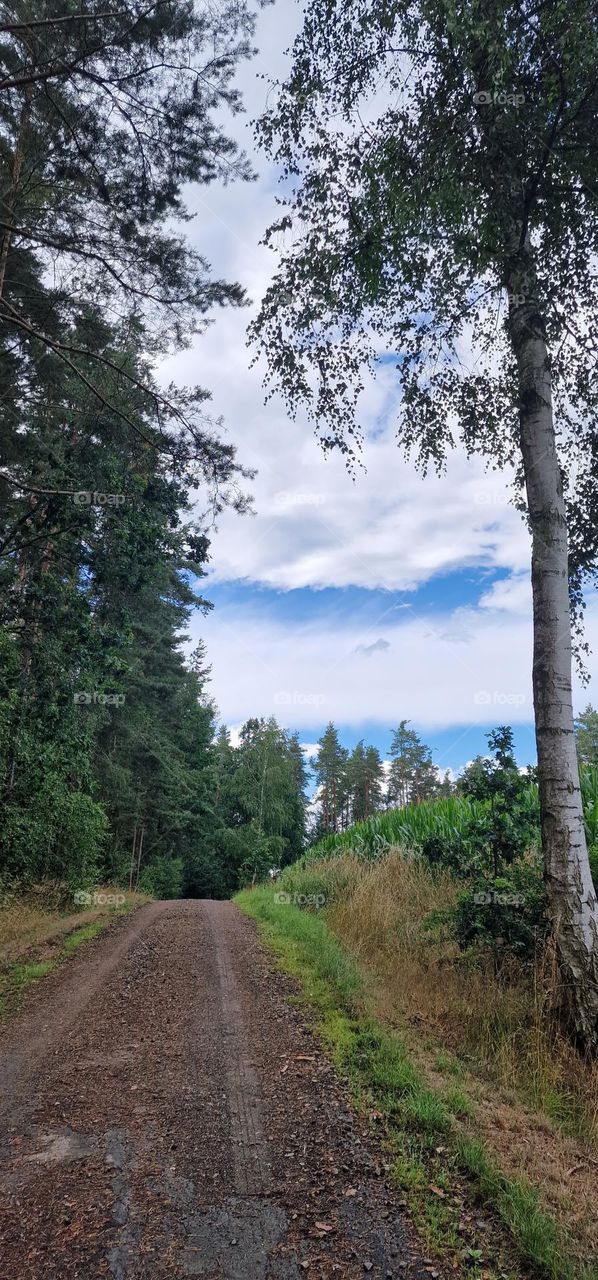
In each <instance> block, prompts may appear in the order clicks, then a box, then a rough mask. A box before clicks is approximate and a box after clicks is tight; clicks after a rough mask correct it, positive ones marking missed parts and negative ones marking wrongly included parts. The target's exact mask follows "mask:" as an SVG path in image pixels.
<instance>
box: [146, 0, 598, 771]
mask: <svg viewBox="0 0 598 1280" xmlns="http://www.w3.org/2000/svg"><path fill="white" fill-rule="evenodd" d="M299 20H300V9H299V8H298V7H297V6H296V5H295V4H294V3H291V2H290V0H278V3H276V4H275V5H273V6H267V7H266V8H264V9H262V11H261V13H260V16H259V18H258V27H257V33H256V44H257V46H258V48H259V53H258V56H257V57H256V58H255V59H253V61H252V62H251V63H248V64H246V65H245V66H244V67H243V68H241V69H240V72H239V76H238V84H239V87H240V88H241V90H242V92H243V95H244V100H245V105H246V114H245V115H244V116H242V117H237V118H236V119H235V120H233V121H232V122H229V124H231V125H232V127H231V129H230V131H231V132H232V133H233V134H234V135H235V136H236V137H237V138H238V140H239V141H240V143H241V145H242V146H244V147H245V149H246V150H247V151H248V152H249V153H250V154H251V157H252V161H253V165H254V168H255V170H256V173H257V179H256V181H255V182H254V183H252V184H249V185H247V184H239V183H235V184H231V185H229V186H214V187H211V188H208V189H204V188H202V189H198V188H193V189H191V190H189V191H188V192H187V201H188V205H189V208H190V210H191V211H192V212H193V214H194V215H195V216H194V219H193V221H192V222H191V223H190V224H189V225H188V227H187V235H188V236H189V239H190V240H191V241H192V243H193V244H194V245H195V246H196V247H197V248H198V249H199V250H200V251H201V253H202V254H203V255H204V256H205V257H206V258H208V260H209V261H210V262H211V264H212V267H213V270H214V273H215V274H217V275H223V276H225V277H226V278H227V279H229V280H238V281H239V282H240V283H242V284H243V286H244V287H245V289H246V290H247V293H248V296H249V298H250V299H251V301H252V305H251V306H250V307H249V308H247V309H244V310H237V311H233V310H228V311H222V312H220V313H219V314H218V315H217V316H216V317H215V319H214V323H213V324H212V325H211V327H210V328H209V329H208V330H207V332H206V333H204V334H203V335H202V336H200V337H198V338H197V339H196V340H194V342H193V344H192V346H191V347H190V348H189V349H188V350H185V351H183V352H180V353H178V354H177V355H175V356H173V357H171V358H170V359H169V360H168V361H166V362H165V364H164V366H163V367H162V369H161V376H163V377H164V378H165V379H167V380H170V379H171V378H174V379H175V380H177V381H180V382H183V383H188V384H189V383H199V384H200V385H202V386H205V387H208V388H210V389H211V391H212V405H211V412H212V413H213V415H214V416H219V415H222V417H223V420H224V424H225V436H226V438H227V439H228V440H230V441H232V442H233V443H234V444H235V445H236V447H237V451H238V457H239V460H240V461H241V462H242V463H243V464H244V465H246V466H248V467H251V468H257V472H258V474H257V476H256V478H255V480H253V481H251V482H250V484H249V489H250V491H251V493H252V494H253V498H254V509H255V514H253V515H245V516H238V515H237V514H235V513H234V512H225V513H224V514H223V515H222V516H221V517H220V519H219V523H218V528H217V530H216V531H215V532H214V533H213V535H212V546H211V563H210V569H209V576H208V579H207V580H204V582H202V584H201V588H200V589H201V593H202V594H203V595H206V596H207V597H208V599H210V600H211V601H212V602H213V604H214V609H213V610H212V612H211V613H210V614H209V615H208V616H207V617H204V616H203V615H202V614H201V613H199V611H198V612H197V613H196V614H195V615H194V616H193V618H192V620H191V626H190V633H191V637H192V645H195V643H196V642H197V640H198V639H199V638H200V637H201V638H202V639H203V640H204V641H205V643H206V646H207V652H208V659H209V661H210V663H211V665H212V686H211V691H212V694H213V696H214V698H215V700H216V702H217V705H218V707H219V710H220V716H221V719H222V721H223V722H224V723H226V724H227V725H228V726H229V727H230V728H231V729H232V730H233V731H236V732H238V729H239V728H240V726H241V725H242V723H243V722H244V721H245V720H246V719H247V718H248V717H249V716H270V715H274V716H276V718H277V720H278V721H279V723H280V724H282V725H284V726H285V727H287V728H289V729H290V730H292V731H294V730H298V731H299V733H300V735H301V740H302V742H304V743H305V744H306V746H307V747H308V748H310V747H313V746H314V745H315V743H316V742H317V739H318V738H319V737H320V735H321V734H322V732H323V730H324V728H325V725H326V724H327V722H328V721H329V720H333V721H334V722H335V724H336V725H337V727H338V729H339V733H340V736H341V740H342V741H343V743H344V745H345V746H347V747H349V748H352V747H353V746H354V745H355V743H356V742H358V741H359V740H360V739H361V738H364V739H365V740H366V742H369V743H373V744H374V745H375V746H377V747H378V748H379V750H380V751H381V753H382V754H383V755H384V754H385V753H386V752H387V751H388V747H389V745H390V738H391V732H392V730H393V729H394V728H395V727H396V725H397V724H398V723H399V721H400V720H403V719H407V720H410V721H411V722H412V724H413V727H415V728H416V729H417V731H418V732H419V733H420V734H421V735H422V737H423V738H424V740H425V741H426V742H427V743H428V744H429V746H430V747H431V749H432V752H433V759H434V761H435V763H436V764H437V765H438V766H439V768H440V769H442V770H445V769H450V770H451V772H452V773H453V774H455V773H456V772H458V770H459V769H460V768H462V767H463V765H464V764H465V763H467V761H468V760H471V759H472V757H473V756H474V755H476V754H477V753H478V752H483V751H484V750H485V747H486V737H485V735H486V734H487V733H488V732H489V730H490V729H491V728H492V727H493V726H495V725H497V724H505V723H506V724H511V725H512V726H513V728H514V731H515V742H516V750H517V756H518V760H519V762H520V764H522V765H524V764H527V763H530V762H533V761H534V759H535V744H534V733H533V711H532V698H531V661H532V658H531V653H532V649H531V646H532V635H531V589H530V583H529V562H530V542H529V535H528V532H527V530H526V527H525V524H524V523H523V521H522V519H521V516H520V515H519V514H518V513H517V512H516V511H515V510H514V508H513V507H512V506H511V505H510V503H509V479H510V477H509V476H508V475H507V474H504V473H503V474H501V473H500V472H493V471H488V470H486V469H485V468H484V464H483V462H482V461H481V460H480V459H467V458H466V457H465V455H464V453H462V452H460V451H459V450H456V451H455V452H454V453H453V455H452V456H451V458H450V459H449V463H448V466H447V469H446V473H445V474H444V475H442V476H436V475H430V476H428V477H427V478H425V479H424V478H422V476H421V474H418V473H417V472H416V470H415V467H414V465H413V464H411V463H410V462H408V461H406V460H405V458H404V457H403V455H402V454H401V452H400V451H399V449H398V447H397V444H396V441H395V432H396V421H397V404H398V390H397V386H396V378H395V374H394V369H393V367H392V364H391V363H390V362H386V363H384V365H383V366H382V367H381V368H380V369H379V371H378V375H377V377H376V379H375V381H372V382H371V383H370V384H367V385H366V389H365V392H364V395H363V397H362V400H361V404H360V411H361V415H362V417H361V423H362V426H363V428H364V429H365V435H366V441H365V446H364V450H363V454H362V463H363V469H362V470H360V471H358V473H357V476H356V478H355V479H352V478H351V477H350V476H349V474H348V473H347V471H346V468H345V464H344V462H343V460H342V458H341V456H340V455H337V454H330V455H328V456H326V457H325V456H324V454H323V453H322V451H321V449H320V448H319V446H318V444H317V443H316V441H315V440H314V438H313V432H312V428H311V427H310V426H309V424H307V423H306V421H305V420H302V419H301V417H300V416H299V417H298V418H297V419H296V420H295V421H291V420H290V419H289V418H288V415H287V413H286V412H285V408H284V405H283V403H282V401H281V400H280V399H277V398H276V397H273V398H272V399H270V400H268V401H267V402H265V396H264V389H263V384H262V379H263V372H264V370H263V367H260V366H259V365H257V366H256V365H254V366H253V367H251V360H252V352H251V351H250V350H249V349H248V347H247V339H246V329H247V325H248V323H249V321H250V319H251V317H252V315H253V314H254V309H255V307H256V306H257V304H258V303H259V300H260V298H261V296H262V295H263V293H264V291H265V288H266V286H267V284H268V280H269V278H270V276H271V274H272V273H273V271H274V269H275V264H276V259H275V256H274V255H273V253H272V251H271V250H269V249H266V248H264V247H263V246H260V240H261V238H262V236H263V234H264V231H265V229H266V227H267V226H268V225H269V223H270V222H271V221H273V219H274V217H275V216H276V204H275V198H276V191H277V185H278V174H277V172H276V171H275V169H274V168H273V167H272V166H271V165H270V164H269V163H268V162H267V160H266V158H265V157H264V156H263V155H260V154H259V153H258V154H256V153H255V150H254V146H253V136H252V128H251V120H252V119H253V118H255V117H256V116H258V115H259V114H260V113H261V112H262V110H263V109H264V107H265V105H266V101H267V95H268V79H269V78H270V79H271V78H276V77H279V78H282V77H283V76H284V74H285V67H286V66H288V60H287V58H286V56H285V49H286V48H287V47H288V45H289V43H290V41H291V40H292V36H293V33H294V31H295V30H296V29H297V28H298V24H299ZM586 630H587V638H588V639H589V641H590V644H591V645H592V648H593V649H594V653H593V654H592V655H591V656H590V658H589V661H588V668H589V672H590V677H591V678H590V683H589V686H586V687H583V686H582V684H581V681H580V679H579V677H577V676H576V677H574V706H575V710H576V711H579V710H581V709H582V707H583V706H585V705H586V703H587V702H588V701H590V700H592V697H593V691H594V689H595V688H598V657H596V653H597V652H598V608H597V607H596V604H595V601H594V599H593V598H592V599H590V600H589V601H588V609H587V627H586ZM593 700H594V701H595V700H596V698H595V697H594V699H593Z"/></svg>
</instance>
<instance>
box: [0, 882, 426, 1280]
mask: <svg viewBox="0 0 598 1280" xmlns="http://www.w3.org/2000/svg"><path fill="white" fill-rule="evenodd" d="M292 993H293V987H292V984H291V983H290V982H288V981H287V979H285V978H283V977H282V976H280V975H279V974H276V973H275V972H274V971H273V966H272V962H271V960H270V958H269V957H268V956H267V955H266V954H265V952H264V950H263V948H262V947H261V945H260V943H259V942H258V940H257V936H256V932H255V928H254V926H253V924H252V923H251V922H250V921H248V920H246V919H245V918H244V917H243V916H242V915H241V914H240V913H239V911H238V910H237V909H236V907H234V906H233V905H232V904H231V903H216V902H174V903H154V904H151V905H149V906H147V907H143V908H142V909H141V910H140V911H139V912H137V914H136V915H135V916H134V917H132V918H130V919H127V920H123V921H120V922H119V923H118V924H116V925H115V926H114V927H113V928H112V929H111V930H110V931H109V932H108V933H107V934H105V935H104V936H103V937H101V938H99V939H98V940H97V941H96V942H95V943H93V944H91V945H90V946H89V947H88V948H87V949H84V950H82V952H81V953H80V954H79V955H78V956H77V957H76V958H75V959H73V960H72V961H70V962H69V964H68V965H66V966H65V967H64V968H63V969H62V970H59V971H57V972H55V973H54V974H52V975H50V977H48V978H47V979H45V980H44V982H43V983H41V984H40V985H39V987H38V988H37V990H36V991H35V993H34V994H32V995H31V996H30V997H29V999H28V1001H27V1004H26V1007H24V1009H23V1010H22V1012H21V1014H20V1015H19V1016H18V1017H17V1018H15V1019H13V1020H12V1022H10V1023H8V1024H6V1025H5V1027H4V1028H3V1031H2V1033H1V1035H0V1096H1V1102H0V1122H1V1131H0V1133H1V1136H0V1146H1V1152H0V1154H1V1157H2V1160H1V1173H0V1276H2V1277H3V1278H5V1277H6V1278H8V1277H10V1278H11V1280H42V1278H43V1280H58V1278H60V1280H99V1277H104V1276H107V1277H112V1278H113V1280H142V1278H143V1280H145V1278H147V1280H150V1277H151V1280H172V1277H176V1278H177V1280H184V1278H186V1277H189V1276H203V1277H207V1278H209V1280H212V1278H213V1280H216V1277H218V1278H220V1277H223V1278H225V1280H296V1278H297V1280H298V1278H299V1277H302V1276H306V1275H307V1276H308V1277H310V1278H312V1280H313V1278H314V1277H358V1276H359V1277H363V1276H364V1275H368V1274H369V1275H371V1276H376V1277H378V1276H383V1277H385V1278H386V1277H406V1278H407V1280H415V1277H422V1278H423V1277H426V1276H427V1277H428V1280H429V1275H430V1270H431V1268H430V1266H429V1264H428V1265H426V1262H425V1260H421V1259H420V1261H419V1262H418V1261H417V1260H416V1259H415V1258H414V1249H413V1247H412V1238H411V1237H410V1235H409V1232H408V1229H407V1228H406V1226H405V1225H404V1223H403V1222H402V1220H401V1216H400V1209H399V1208H398V1207H397V1199H396V1194H397V1193H394V1192H393V1191H392V1190H391V1189H390V1187H389V1186H388V1185H387V1184H386V1182H385V1178H384V1173H383V1171H382V1170H381V1168H380V1164H379V1156H377V1155H376V1153H375V1151H372V1150H370V1149H368V1143H367V1139H366V1137H365V1134H364V1133H363V1132H362V1131H361V1129H360V1127H359V1124H358V1122H357V1121H356V1120H355V1119H354V1118H353V1116H352V1114H351V1112H350V1110H349V1107H348V1104H347V1098H346V1094H345V1091H344V1087H343V1085H342V1083H341V1082H340V1081H339V1080H338V1079H337V1077H336V1076H335V1074H334V1072H333V1071H332V1069H331V1067H330V1066H329V1064H328V1063H327V1061H326V1060H325V1058H324V1057H323V1055H322V1053H321V1052H320V1050H319V1049H318V1046H317V1042H316V1040H315V1038H314V1037H313V1035H312V1034H311V1032H310V1030H309V1028H308V1027H307V1026H306V1025H305V1021H304V1019H303V1017H302V1016H301V1015H300V1013H299V1012H298V1010H297V1009H296V1008H295V1007H293V1005H292V1003H290V1001H289V997H291V996H292ZM435 1274H438V1273H437V1272H436V1273H435Z"/></svg>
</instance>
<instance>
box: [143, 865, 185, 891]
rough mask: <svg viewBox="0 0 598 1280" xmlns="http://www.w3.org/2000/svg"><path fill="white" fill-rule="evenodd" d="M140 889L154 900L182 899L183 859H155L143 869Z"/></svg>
mask: <svg viewBox="0 0 598 1280" xmlns="http://www.w3.org/2000/svg"><path fill="white" fill-rule="evenodd" d="M138 888H139V890H140V892H141V893H149V894H151V896H152V897H153V898H180V897H181V895H182V892H183V860H182V858H167V857H163V858H154V860H153V861H152V862H148V864H147V866H146V867H144V868H143V871H142V872H141V876H140V877H139V885H138Z"/></svg>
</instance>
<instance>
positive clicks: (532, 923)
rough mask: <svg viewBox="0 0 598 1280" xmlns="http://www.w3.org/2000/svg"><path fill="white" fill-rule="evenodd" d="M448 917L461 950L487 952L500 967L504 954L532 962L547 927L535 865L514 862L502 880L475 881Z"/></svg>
mask: <svg viewBox="0 0 598 1280" xmlns="http://www.w3.org/2000/svg"><path fill="white" fill-rule="evenodd" d="M446 915H447V919H448V920H449V923H450V925H451V927H452V932H453V936H454V937H455V938H456V940H457V942H458V943H459V946H460V948H461V949H462V950H465V949H466V948H470V947H477V948H479V949H480V950H482V951H484V950H485V951H488V952H491V953H492V956H493V958H494V960H495V963H497V964H499V965H500V964H501V963H502V961H503V960H504V958H505V956H506V955H507V953H508V954H510V955H515V956H518V957H519V958H520V959H524V960H532V959H534V958H535V955H536V952H537V950H538V947H539V946H540V945H541V944H542V943H543V942H544V941H545V938H546V933H547V929H548V919H547V900H546V890H545V887H544V882H543V878H542V870H541V867H540V865H539V863H538V862H536V861H534V862H523V861H521V862H515V863H513V866H512V867H510V868H509V869H508V871H505V872H504V873H503V874H502V875H500V876H493V877H485V878H480V879H478V880H475V881H474V882H473V883H472V884H471V885H468V887H467V888H466V889H464V890H463V891H462V892H461V893H460V894H459V897H458V899H457V902H456V903H455V905H454V906H453V907H452V908H451V909H450V910H449V911H448V912H447V913H446Z"/></svg>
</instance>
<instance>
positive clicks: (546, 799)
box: [506, 246, 598, 1053]
mask: <svg viewBox="0 0 598 1280" xmlns="http://www.w3.org/2000/svg"><path fill="white" fill-rule="evenodd" d="M506 282H507V287H508V290H509V329H510V336H511V341H512V344H513V349H514V352H515V356H516V360H517V368H518V375H519V401H520V431H521V453H522V458H523V468H524V475H525V485H526V492H527V503H528V511H529V521H530V527H531V533H532V591H533V619H534V658H533V693H534V711H535V722H536V743H537V751H538V778H539V785H540V812H541V827H542V846H543V851H544V867H545V877H546V883H547V887H548V893H549V900H550V909H551V917H552V925H553V930H554V937H555V942H556V947H557V955H558V960H559V973H560V982H561V991H560V1000H561V1010H562V1013H563V1015H564V1017H565V1019H566V1022H567V1025H568V1029H569V1031H570V1033H571V1034H572V1036H573V1038H574V1039H575V1041H576V1042H577V1043H578V1045H579V1046H580V1047H581V1048H583V1049H584V1050H585V1051H587V1052H589V1053H595V1052H596V1049H597V1047H598V909H597V903H596V893H595V891H594V886H593V883H592V876H591V872H590V864H589V860H588V853H587V848H586V839H585V829H584V822H583V810H582V801H581V791H580V784H579V769H578V763H577V752H576V744H575V734H574V728H573V708H572V698H571V617H570V607H569V584H568V545H567V526H566V514H565V503H564V499H563V488H562V476H561V470H560V466H559V461H558V456H557V452H556V442H555V432H554V421H553V412H552V385H551V369H550V359H549V355H548V349H547V345H546V336H545V327H544V323H543V319H542V316H541V314H540V310H539V306H538V291H537V286H536V280H535V273H534V269H533V261H532V259H531V254H530V252H529V246H527V248H526V250H525V251H524V252H518V253H517V254H516V256H515V257H514V258H513V259H511V261H510V263H509V266H508V270H507V281H506Z"/></svg>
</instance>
